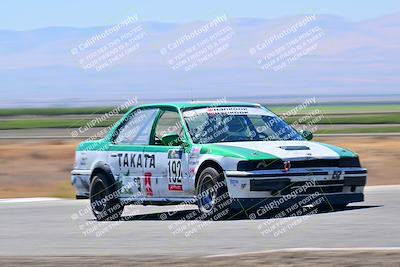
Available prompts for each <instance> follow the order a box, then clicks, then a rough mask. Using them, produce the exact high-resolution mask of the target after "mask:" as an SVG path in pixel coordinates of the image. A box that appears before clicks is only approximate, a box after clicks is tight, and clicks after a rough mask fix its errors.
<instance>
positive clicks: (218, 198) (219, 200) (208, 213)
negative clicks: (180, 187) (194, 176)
mask: <svg viewBox="0 0 400 267" xmlns="http://www.w3.org/2000/svg"><path fill="white" fill-rule="evenodd" d="M197 198H198V201H197V205H198V207H199V211H200V214H201V218H202V219H209V220H219V219H224V218H226V217H228V215H229V214H230V213H231V204H232V199H231V198H230V197H229V194H228V189H227V187H226V183H225V179H224V177H223V174H221V173H219V172H218V171H217V170H216V169H214V168H212V167H208V168H205V169H204V170H203V171H202V172H201V174H200V176H199V180H198V183H197Z"/></svg>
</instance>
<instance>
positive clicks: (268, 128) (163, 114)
mask: <svg viewBox="0 0 400 267" xmlns="http://www.w3.org/2000/svg"><path fill="white" fill-rule="evenodd" d="M304 136H305V137H304ZM174 137H175V139H174ZM307 139H310V138H308V136H307V135H305V134H304V133H298V132H296V131H295V130H294V129H293V128H291V126H288V125H287V124H286V123H285V122H284V121H283V120H281V119H280V118H279V117H278V116H277V115H275V114H274V113H272V112H271V111H270V110H268V109H267V108H265V107H263V106H261V105H258V104H252V103H171V104H152V105H142V106H138V107H135V108H133V109H132V110H130V111H129V112H127V114H125V115H124V117H123V118H122V119H121V120H120V121H119V122H118V123H116V124H115V125H114V126H113V128H112V129H111V130H110V132H109V133H108V135H107V136H106V137H105V138H103V139H101V140H96V141H86V142H82V143H81V144H80V145H79V146H78V148H77V150H76V162H75V167H74V170H73V171H72V183H73V184H74V185H75V187H76V189H77V196H78V197H89V192H90V188H89V187H90V184H91V179H92V178H93V177H94V175H95V174H96V173H98V172H103V173H104V174H106V175H107V176H108V177H110V179H112V182H113V183H115V184H116V185H117V187H118V188H123V190H121V192H120V195H119V198H120V199H121V200H124V199H129V200H130V201H129V202H130V203H135V201H139V202H138V203H146V202H149V203H151V204H160V205H161V204H168V203H179V202H187V201H190V200H191V199H193V198H194V197H195V195H196V194H197V193H198V188H196V185H197V181H198V179H199V175H200V173H201V172H202V170H204V169H205V168H207V167H213V168H214V169H216V170H217V171H218V172H220V173H221V175H222V177H223V179H224V181H225V182H226V187H227V190H228V192H229V197H230V198H231V199H233V200H235V201H236V202H237V203H239V204H238V205H239V206H240V207H245V206H247V207H250V206H253V205H254V203H258V202H260V201H261V202H262V201H264V200H268V199H273V198H277V197H281V196H283V195H284V194H290V192H292V191H293V190H294V189H295V188H296V186H295V184H296V183H299V184H302V183H304V182H307V181H314V182H315V183H314V185H313V186H311V187H309V188H308V189H307V191H304V192H303V193H302V194H300V195H304V196H305V195H309V194H311V193H312V192H315V190H319V191H320V192H323V193H324V196H328V197H330V198H329V201H330V202H331V203H333V204H341V205H345V204H347V203H350V202H357V201H363V188H364V186H365V183H366V176H367V171H366V169H364V168H361V166H360V163H359V160H358V156H357V154H355V153H353V152H351V151H349V150H347V149H343V148H339V147H336V146H332V145H327V144H322V143H317V142H312V141H310V140H307ZM165 140H169V141H171V140H172V141H171V142H167V143H166V142H165ZM313 187H315V188H313ZM127 203H128V202H127Z"/></svg>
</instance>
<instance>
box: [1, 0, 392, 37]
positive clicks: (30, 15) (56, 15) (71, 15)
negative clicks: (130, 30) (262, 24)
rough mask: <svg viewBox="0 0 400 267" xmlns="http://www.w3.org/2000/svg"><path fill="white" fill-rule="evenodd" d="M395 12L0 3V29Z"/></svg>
mask: <svg viewBox="0 0 400 267" xmlns="http://www.w3.org/2000/svg"><path fill="white" fill-rule="evenodd" d="M399 11H400V1H399V0H381V1H377V0H351V1H350V0H335V1H323V0H319V1H317V0H308V1H305V0H304V1H301V0H292V1H288V0H279V1H276V0H274V1H266V0H264V1H263V0H259V1H249V0H247V1H232V0H230V1H228V0H220V1H215V0H214V1H211V0H207V1H193V0H186V1H177V0H169V1H165V0H154V1H134V0H120V1H110V0H80V1H78V0H2V1H1V8H0V17H1V19H0V29H3V30H27V29H34V28H43V27H49V26H73V27H87V26H100V25H109V24H114V23H117V22H119V21H120V20H121V19H122V18H125V17H126V16H128V15H132V14H137V15H138V16H139V17H140V18H141V19H142V20H146V21H149V20H150V21H160V22H188V21H194V20H204V19H209V18H211V17H213V16H215V15H216V14H221V13H226V14H227V15H228V16H229V17H257V18H276V17H281V16H285V15H292V14H306V13H315V14H332V15H338V16H343V17H345V18H348V19H351V20H363V19H369V18H375V17H379V16H382V15H386V14H391V13H396V12H399Z"/></svg>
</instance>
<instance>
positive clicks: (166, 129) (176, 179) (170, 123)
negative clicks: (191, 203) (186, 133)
mask: <svg viewBox="0 0 400 267" xmlns="http://www.w3.org/2000/svg"><path fill="white" fill-rule="evenodd" d="M171 133H177V134H178V135H179V136H180V137H181V138H182V137H183V129H182V120H181V117H180V114H179V113H178V111H177V110H173V109H161V111H160V114H159V116H158V118H157V120H156V123H155V127H154V128H153V131H152V134H151V137H150V145H149V146H147V147H145V149H144V156H145V157H147V158H150V159H154V162H155V166H152V165H151V164H147V165H145V166H144V172H145V175H147V176H148V177H152V178H153V179H152V181H154V183H153V184H152V187H153V189H154V190H155V195H157V196H160V197H170V198H173V197H190V196H193V192H192V190H191V189H192V188H191V185H190V183H189V181H188V162H189V161H188V152H185V149H183V147H182V146H171V145H164V144H163V143H162V141H161V138H162V137H163V136H164V135H165V134H171Z"/></svg>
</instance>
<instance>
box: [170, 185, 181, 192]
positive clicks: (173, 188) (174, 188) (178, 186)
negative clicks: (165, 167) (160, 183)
mask: <svg viewBox="0 0 400 267" xmlns="http://www.w3.org/2000/svg"><path fill="white" fill-rule="evenodd" d="M168 190H169V191H182V190H183V188H182V185H181V184H169V185H168Z"/></svg>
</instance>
